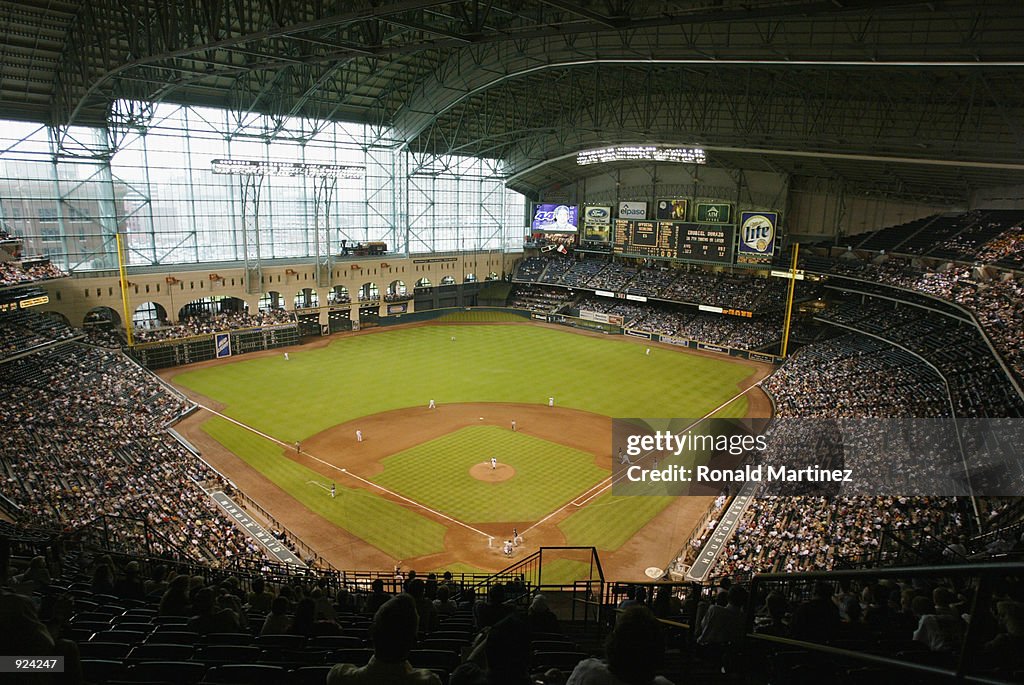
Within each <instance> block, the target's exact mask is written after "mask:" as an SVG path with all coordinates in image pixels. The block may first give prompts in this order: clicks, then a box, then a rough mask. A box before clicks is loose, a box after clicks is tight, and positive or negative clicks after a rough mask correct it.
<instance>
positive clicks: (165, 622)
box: [153, 616, 188, 626]
mask: <svg viewBox="0 0 1024 685" xmlns="http://www.w3.org/2000/svg"><path fill="white" fill-rule="evenodd" d="M153 623H156V624H157V625H161V626H169V625H175V626H183V625H186V624H187V623H188V616H157V617H156V618H154V619H153Z"/></svg>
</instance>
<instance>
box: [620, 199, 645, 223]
mask: <svg viewBox="0 0 1024 685" xmlns="http://www.w3.org/2000/svg"><path fill="white" fill-rule="evenodd" d="M619 218H620V219H646V218H647V203H646V202H637V201H630V202H620V203H619Z"/></svg>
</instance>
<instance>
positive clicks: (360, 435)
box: [356, 430, 363, 442]
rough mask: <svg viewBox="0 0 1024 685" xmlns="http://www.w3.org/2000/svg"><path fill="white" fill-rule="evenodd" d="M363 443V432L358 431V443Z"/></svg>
mask: <svg viewBox="0 0 1024 685" xmlns="http://www.w3.org/2000/svg"><path fill="white" fill-rule="evenodd" d="M362 441H363V431H361V430H357V431H356V442H362Z"/></svg>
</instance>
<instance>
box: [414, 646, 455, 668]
mask: <svg viewBox="0 0 1024 685" xmlns="http://www.w3.org/2000/svg"><path fill="white" fill-rule="evenodd" d="M459 661H460V659H459V655H458V654H456V653H455V652H452V651H451V650H447V649H414V650H412V651H411V652H409V663H410V664H412V665H413V667H415V668H429V669H437V670H439V671H445V672H447V673H451V672H452V671H454V670H455V667H456V666H458V665H459Z"/></svg>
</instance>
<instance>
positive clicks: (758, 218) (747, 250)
mask: <svg viewBox="0 0 1024 685" xmlns="http://www.w3.org/2000/svg"><path fill="white" fill-rule="evenodd" d="M778 224H779V215H778V213H777V212H742V213H741V214H740V239H739V248H738V250H737V253H736V261H737V262H740V263H743V262H746V263H751V262H753V263H756V262H770V261H771V260H772V256H773V255H774V254H775V238H776V235H777V233H778Z"/></svg>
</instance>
